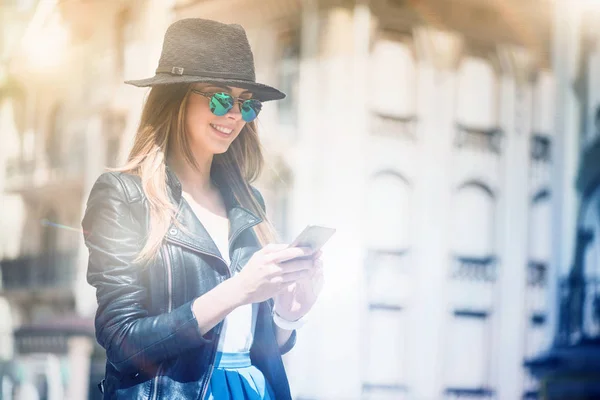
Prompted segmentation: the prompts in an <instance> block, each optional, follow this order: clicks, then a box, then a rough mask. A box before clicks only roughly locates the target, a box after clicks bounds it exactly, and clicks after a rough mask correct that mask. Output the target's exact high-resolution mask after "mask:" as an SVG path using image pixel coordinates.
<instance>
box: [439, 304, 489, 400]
mask: <svg viewBox="0 0 600 400" xmlns="http://www.w3.org/2000/svg"><path fill="white" fill-rule="evenodd" d="M489 325H490V324H489V318H488V313H487V312H485V311H473V310H457V311H455V312H454V317H453V318H452V320H451V322H450V326H448V327H447V329H446V332H447V333H446V338H447V339H446V340H447V341H446V346H445V349H446V358H445V360H446V362H445V368H444V381H445V386H446V389H445V398H446V399H459V398H473V399H488V398H490V399H491V398H492V397H491V395H492V391H491V390H490V389H489V388H488V386H487V385H488V382H489V378H490V377H489V374H490V371H489V365H490V362H489V352H490V346H489V338H490V332H489V331H490V326H489ZM466 357H468V359H469V362H468V363H467V362H460V360H464V359H465V358H466Z"/></svg>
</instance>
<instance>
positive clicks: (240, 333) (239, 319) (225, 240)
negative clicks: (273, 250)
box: [184, 194, 258, 353]
mask: <svg viewBox="0 0 600 400" xmlns="http://www.w3.org/2000/svg"><path fill="white" fill-rule="evenodd" d="M184 197H187V196H185V194H184ZM188 203H189V204H190V206H191V208H192V210H193V211H194V212H195V213H196V216H197V217H198V219H199V220H200V221H201V222H202V225H203V226H204V228H205V229H206V231H207V232H208V234H209V235H210V237H211V238H212V240H213V242H214V243H215V245H216V246H217V248H218V249H219V252H220V253H221V257H222V258H223V260H225V262H226V264H227V267H228V268H229V266H230V264H231V260H230V259H229V221H223V218H222V217H218V216H216V215H214V214H212V213H209V212H207V211H206V210H204V209H202V208H200V207H194V202H193V201H191V199H189V200H188ZM257 315H258V304H245V305H243V306H240V307H238V308H236V309H235V310H233V311H232V312H231V313H229V314H228V315H227V316H226V317H225V319H224V320H223V329H222V330H221V336H220V338H219V345H218V347H217V350H218V351H221V352H224V353H244V352H248V351H250V347H251V346H252V342H253V340H254V328H255V327H256V317H257Z"/></svg>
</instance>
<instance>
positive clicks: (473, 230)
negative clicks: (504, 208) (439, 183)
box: [450, 181, 496, 280]
mask: <svg viewBox="0 0 600 400" xmlns="http://www.w3.org/2000/svg"><path fill="white" fill-rule="evenodd" d="M453 210H454V211H453V221H452V230H451V232H450V238H451V249H452V253H453V254H454V257H455V260H454V261H455V264H454V266H453V271H452V274H453V276H454V277H456V278H465V279H476V280H494V279H495V261H496V259H495V245H494V242H495V239H494V236H495V235H494V229H495V201H494V193H493V192H492V190H491V189H490V188H489V187H488V186H486V185H485V184H483V183H481V182H476V181H472V182H467V183H465V184H464V185H462V186H461V187H459V188H458V190H457V191H456V193H455V194H454V199H453Z"/></svg>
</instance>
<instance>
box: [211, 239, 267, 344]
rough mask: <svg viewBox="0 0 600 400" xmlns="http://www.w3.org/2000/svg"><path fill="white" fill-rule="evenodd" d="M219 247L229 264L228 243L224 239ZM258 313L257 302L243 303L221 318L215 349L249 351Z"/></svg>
mask: <svg viewBox="0 0 600 400" xmlns="http://www.w3.org/2000/svg"><path fill="white" fill-rule="evenodd" d="M217 247H219V251H220V252H221V256H222V257H223V259H224V260H225V261H226V262H227V266H229V265H230V264H231V261H230V260H229V245H228V241H225V247H226V248H222V247H221V246H219V245H218V244H217ZM257 315H258V304H256V303H255V304H244V305H243V306H240V307H238V308H236V309H235V310H233V311H232V312H231V313H229V314H228V315H227V316H226V317H225V319H224V320H223V329H222V330H221V336H220V337H219V346H218V347H217V351H220V352H223V353H245V352H247V351H250V347H251V346H252V342H253V340H254V328H255V327H256V317H257Z"/></svg>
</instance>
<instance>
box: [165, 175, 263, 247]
mask: <svg viewBox="0 0 600 400" xmlns="http://www.w3.org/2000/svg"><path fill="white" fill-rule="evenodd" d="M166 169H167V184H168V186H169V189H170V193H171V198H172V201H173V202H174V204H176V205H177V206H178V213H177V220H178V221H179V223H180V224H181V225H182V226H183V227H185V229H178V228H177V227H176V226H175V225H174V224H173V226H171V227H170V229H169V231H168V232H167V240H171V241H173V242H177V243H178V244H180V245H184V246H185V247H188V248H190V249H192V250H196V251H198V252H201V253H204V254H209V255H212V256H216V257H219V258H223V257H222V256H221V253H220V252H219V250H218V248H217V246H216V245H215V243H214V241H213V240H212V238H211V236H210V234H209V233H208V231H207V230H206V228H205V227H204V225H202V222H200V220H199V219H198V217H197V216H196V214H195V213H194V211H193V210H192V208H191V207H190V206H189V204H188V203H187V201H185V199H184V198H183V196H182V187H181V182H180V181H179V179H178V178H177V176H176V175H175V173H174V172H173V170H171V169H170V168H169V167H168V166H167V168H166ZM211 175H212V179H213V182H214V183H215V185H216V186H217V187H218V188H219V191H220V192H221V195H222V196H223V201H224V203H225V207H226V209H227V218H228V219H229V247H230V252H231V246H232V244H233V243H234V241H235V239H236V238H237V237H238V236H239V235H240V234H241V233H242V232H243V231H244V230H246V229H248V228H251V227H253V226H255V225H258V224H259V223H261V222H262V219H261V218H260V217H259V216H257V215H256V214H254V213H253V212H251V211H250V210H248V209H247V208H244V207H242V206H241V205H240V204H239V202H238V201H237V199H236V198H235V196H234V195H233V192H232V191H231V188H230V187H229V186H228V185H226V184H225V183H224V180H223V178H222V176H221V174H220V171H219V167H218V166H215V167H213V171H212V172H211Z"/></svg>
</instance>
